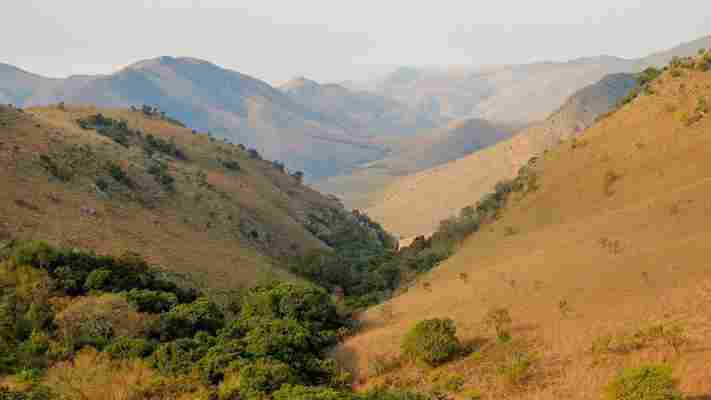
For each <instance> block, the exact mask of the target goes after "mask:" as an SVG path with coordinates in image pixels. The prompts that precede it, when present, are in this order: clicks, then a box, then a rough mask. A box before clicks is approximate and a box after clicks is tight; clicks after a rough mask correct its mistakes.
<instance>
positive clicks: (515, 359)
mask: <svg viewBox="0 0 711 400" xmlns="http://www.w3.org/2000/svg"><path fill="white" fill-rule="evenodd" d="M532 366H533V359H532V357H531V356H530V355H528V354H525V353H515V354H513V355H512V356H511V357H509V359H508V360H507V362H506V364H504V365H502V366H500V367H499V369H498V372H499V374H500V375H501V376H502V377H503V378H504V380H505V382H506V384H508V385H510V386H521V385H523V384H525V383H526V381H527V380H528V379H529V378H530V377H531V367H532Z"/></svg>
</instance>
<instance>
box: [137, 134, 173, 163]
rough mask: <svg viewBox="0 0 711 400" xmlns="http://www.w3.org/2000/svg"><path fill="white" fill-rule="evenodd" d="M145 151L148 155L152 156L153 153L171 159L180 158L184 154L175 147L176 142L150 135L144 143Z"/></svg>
mask: <svg viewBox="0 0 711 400" xmlns="http://www.w3.org/2000/svg"><path fill="white" fill-rule="evenodd" d="M143 150H144V151H145V152H146V153H147V154H148V155H152V154H153V153H161V154H165V155H168V156H171V157H178V156H179V155H180V154H182V152H180V151H179V150H178V147H177V146H176V145H175V142H173V141H172V140H164V139H162V138H160V137H157V136H153V135H152V134H150V133H149V134H148V135H146V138H145V141H144V143H143ZM178 158H180V157H178Z"/></svg>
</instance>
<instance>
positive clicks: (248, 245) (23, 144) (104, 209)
mask: <svg viewBox="0 0 711 400" xmlns="http://www.w3.org/2000/svg"><path fill="white" fill-rule="evenodd" d="M98 114H101V115H102V116H97V115H98ZM107 118H108V119H107ZM120 121H125V122H120ZM0 132H2V135H1V136H2V138H1V139H0V142H1V143H0V168H2V170H3V171H4V173H3V174H2V175H1V176H0V187H2V188H3V190H0V240H2V241H4V240H8V239H10V238H17V239H40V240H46V241H48V242H50V243H53V244H56V245H62V246H70V247H79V248H86V249H91V250H95V251H97V252H100V253H107V254H120V253H123V252H125V251H133V252H137V253H140V254H141V255H144V256H146V258H147V259H148V260H149V261H150V262H151V263H154V264H158V265H169V266H171V267H174V268H175V270H176V271H178V272H181V273H190V274H191V275H193V277H194V278H196V279H198V280H199V281H200V282H202V283H204V284H207V285H210V286H211V287H219V288H225V287H232V288H234V287H237V286H240V285H245V284H250V283H253V282H254V281H255V280H257V279H260V278H262V277H265V276H267V275H269V274H276V275H277V276H282V277H286V278H287V279H293V278H292V277H291V276H290V275H289V274H287V273H286V272H284V271H283V270H281V269H279V268H275V267H274V266H284V265H286V262H287V259H288V258H289V257H291V256H294V255H304V254H306V253H309V252H311V251H312V250H325V249H327V248H328V246H327V245H326V244H325V243H324V241H323V240H328V239H329V237H330V235H331V234H332V233H333V232H334V231H336V230H342V231H344V232H348V231H355V230H360V229H362V228H361V227H360V226H361V224H360V222H359V221H358V219H357V218H356V217H355V216H354V215H352V214H351V213H349V212H347V211H346V210H344V209H343V208H342V206H341V205H340V204H339V203H338V202H337V201H335V200H334V199H331V198H327V197H325V196H323V195H321V194H319V193H318V192H315V191H314V190H312V189H310V188H308V187H306V186H304V185H302V184H301V183H300V182H299V180H298V179H297V178H295V177H292V176H290V175H289V174H287V173H285V171H284V170H283V167H280V166H279V165H273V164H272V163H271V162H269V161H265V160H262V159H259V158H257V157H255V155H254V154H253V153H249V152H247V151H246V150H244V149H243V148H239V147H237V146H234V145H229V144H224V143H221V142H217V141H215V140H214V139H211V138H208V137H207V136H206V135H199V134H195V133H194V132H192V131H191V130H190V129H187V128H183V127H182V126H178V125H176V123H174V122H171V121H169V120H166V119H163V118H162V117H161V116H160V115H145V114H144V113H143V112H141V111H129V110H120V109H97V108H94V107H70V106H66V107H48V108H33V109H29V110H28V111H24V112H23V111H22V110H17V109H13V108H8V107H5V106H2V107H0ZM319 221H321V222H319ZM323 221H325V222H323ZM312 232H317V233H318V234H319V238H317V237H316V236H315V235H316V233H312Z"/></svg>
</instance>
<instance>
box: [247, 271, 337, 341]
mask: <svg viewBox="0 0 711 400" xmlns="http://www.w3.org/2000/svg"><path fill="white" fill-rule="evenodd" d="M242 319H244V320H245V321H250V320H252V319H256V321H257V322H261V321H262V320H263V319H275V320H295V321H299V323H300V324H302V325H303V326H305V327H307V328H308V329H309V330H311V331H312V332H321V333H324V332H326V331H331V330H336V329H338V328H339V327H340V326H341V324H340V320H339V317H338V314H337V313H336V306H335V305H334V304H333V301H332V300H331V297H330V296H329V294H328V293H327V292H326V291H325V290H324V289H322V288H319V287H317V286H315V285H310V284H303V285H298V284H293V283H274V284H269V285H262V286H258V287H255V288H253V289H252V290H250V292H249V293H248V295H247V296H245V298H244V300H243V303H242Z"/></svg>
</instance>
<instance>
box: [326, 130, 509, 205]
mask: <svg viewBox="0 0 711 400" xmlns="http://www.w3.org/2000/svg"><path fill="white" fill-rule="evenodd" d="M512 132H515V129H512V128H509V127H505V126H498V125H494V124H491V123H489V122H487V121H484V120H480V119H476V118H470V119H462V120H457V121H453V122H450V123H449V124H447V125H445V126H443V127H441V128H437V129H433V130H431V131H428V132H423V133H420V134H417V135H415V136H412V137H405V138H397V139H390V140H387V139H386V140H385V141H383V143H384V144H386V145H387V147H388V148H389V149H390V153H389V154H388V156H387V157H385V158H383V159H381V160H377V161H373V162H370V163H367V164H365V165H362V166H359V167H357V168H355V169H353V170H351V171H349V172H348V173H347V174H345V175H337V176H334V177H329V178H327V179H324V180H319V181H316V182H313V185H314V187H316V188H317V189H318V190H319V191H321V192H324V193H333V194H335V195H337V196H339V197H341V198H343V199H344V203H345V205H346V206H347V207H351V208H367V207H370V206H372V205H373V200H374V199H377V198H378V191H379V190H380V189H383V188H385V187H387V186H388V185H390V184H392V183H394V182H396V181H397V180H398V179H400V177H402V176H406V175H410V174H414V173H417V172H419V171H422V170H425V169H428V168H431V167H434V166H437V165H440V164H444V163H447V162H449V161H452V160H456V159H458V158H461V157H464V156H466V155H468V154H471V153H472V152H475V151H477V150H481V149H484V148H486V147H488V146H491V145H493V144H495V143H497V142H500V141H502V140H505V139H507V138H509V137H510V136H511V134H512Z"/></svg>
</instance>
